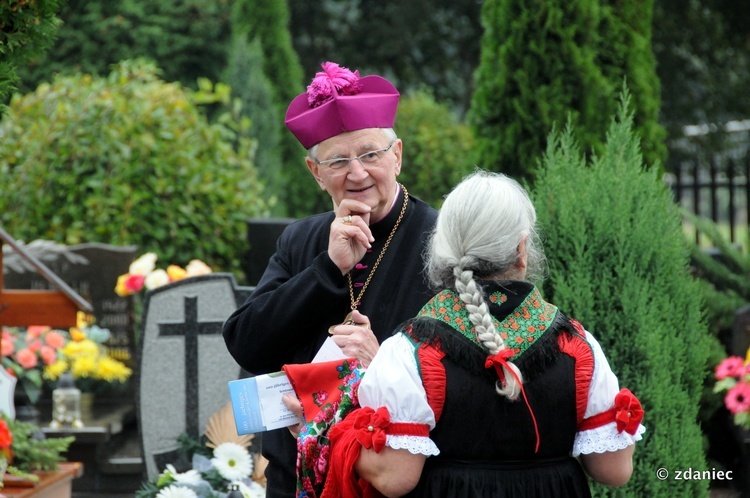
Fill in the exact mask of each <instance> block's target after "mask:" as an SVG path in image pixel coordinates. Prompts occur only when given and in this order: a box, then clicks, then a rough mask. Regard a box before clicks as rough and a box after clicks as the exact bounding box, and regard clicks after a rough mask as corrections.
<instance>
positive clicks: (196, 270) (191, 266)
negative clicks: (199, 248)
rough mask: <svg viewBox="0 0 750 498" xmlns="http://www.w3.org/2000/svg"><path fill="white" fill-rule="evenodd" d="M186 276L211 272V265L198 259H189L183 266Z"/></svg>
mask: <svg viewBox="0 0 750 498" xmlns="http://www.w3.org/2000/svg"><path fill="white" fill-rule="evenodd" d="M185 271H186V272H187V276H188V277H196V276H198V275H208V274H209V273H211V272H212V270H211V267H210V266H208V265H207V264H206V263H204V262H203V261H201V260H200V259H193V260H190V263H188V265H187V266H186V267H185Z"/></svg>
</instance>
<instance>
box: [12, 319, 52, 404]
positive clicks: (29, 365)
mask: <svg viewBox="0 0 750 498" xmlns="http://www.w3.org/2000/svg"><path fill="white" fill-rule="evenodd" d="M66 342H67V338H66V336H65V334H64V333H63V332H61V331H58V330H52V328H51V327H47V326H41V325H32V326H29V327H3V328H2V336H1V340H0V349H1V350H2V363H3V368H5V370H6V371H7V372H8V373H9V374H10V375H12V376H13V377H15V378H16V379H18V384H17V386H16V391H21V392H24V393H25V394H26V396H27V397H28V398H29V401H30V402H31V403H32V404H33V403H36V402H37V400H38V399H39V395H40V393H41V390H42V384H43V376H44V373H45V372H46V371H47V370H48V369H49V368H50V366H51V365H54V364H55V363H57V362H58V360H59V359H60V358H61V357H62V349H63V347H64V346H65V344H66Z"/></svg>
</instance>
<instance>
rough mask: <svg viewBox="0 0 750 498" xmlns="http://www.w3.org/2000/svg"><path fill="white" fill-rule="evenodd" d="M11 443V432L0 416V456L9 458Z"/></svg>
mask: <svg viewBox="0 0 750 498" xmlns="http://www.w3.org/2000/svg"><path fill="white" fill-rule="evenodd" d="M12 445H13V434H11V433H10V429H9V428H8V424H6V423H5V420H3V419H2V418H0V456H2V457H3V458H5V459H6V460H10V457H11V454H12V453H11V446H12Z"/></svg>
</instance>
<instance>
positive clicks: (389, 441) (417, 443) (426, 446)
mask: <svg viewBox="0 0 750 498" xmlns="http://www.w3.org/2000/svg"><path fill="white" fill-rule="evenodd" d="M385 444H386V446H389V447H391V448H393V449H394V450H409V453H412V454H414V455H420V454H421V455H427V456H433V455H437V454H439V453H440V450H439V449H438V447H437V446H436V445H435V443H434V442H433V441H432V439H430V438H429V437H422V436H392V435H390V434H389V435H388V436H387V437H386V439H385Z"/></svg>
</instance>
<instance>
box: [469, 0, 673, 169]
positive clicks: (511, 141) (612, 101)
mask: <svg viewBox="0 0 750 498" xmlns="http://www.w3.org/2000/svg"><path fill="white" fill-rule="evenodd" d="M652 11H653V0H646V1H642V0H623V1H621V2H591V1H589V0H544V1H542V0H530V1H529V0H487V1H485V2H484V4H483V6H482V26H483V28H484V32H483V34H482V41H481V55H480V62H479V65H478V67H477V70H476V72H475V74H474V80H475V88H476V89H475V91H474V94H473V96H472V102H471V108H470V110H469V114H468V116H467V117H468V120H469V122H470V123H471V125H472V127H473V129H474V132H475V135H476V136H477V153H478V162H479V163H480V164H482V165H484V167H486V168H490V169H492V170H494V171H500V172H503V173H506V174H509V175H511V176H515V177H518V178H526V179H529V180H532V179H533V178H534V174H535V172H534V167H535V166H536V164H537V161H538V159H539V152H540V151H541V150H544V149H545V147H546V140H547V135H548V133H549V130H550V129H552V127H553V126H554V125H555V124H557V125H561V124H562V123H564V122H565V120H566V118H567V119H570V120H571V121H572V123H573V125H574V126H575V128H576V131H577V136H578V140H579V142H580V143H581V145H582V147H583V148H584V150H585V151H586V153H589V151H594V152H599V151H600V150H601V147H602V145H603V143H604V136H603V133H604V130H606V129H607V126H608V120H609V117H610V116H612V115H614V113H615V111H616V97H617V93H618V92H619V88H620V86H621V85H622V81H623V78H625V79H627V82H628V84H629V86H631V88H632V91H633V98H634V101H635V103H636V106H634V107H635V108H636V115H635V127H636V128H637V130H638V131H639V133H640V134H641V136H642V140H643V144H644V151H645V152H646V155H645V158H646V160H647V162H648V163H649V164H652V163H655V162H657V161H663V160H664V155H665V153H666V147H665V145H664V143H663V140H664V136H665V133H664V130H663V129H661V128H660V126H659V124H658V112H659V81H658V79H657V78H656V69H655V59H654V55H653V52H652V51H651V46H650V40H651V17H652ZM631 82H632V84H631Z"/></svg>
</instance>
